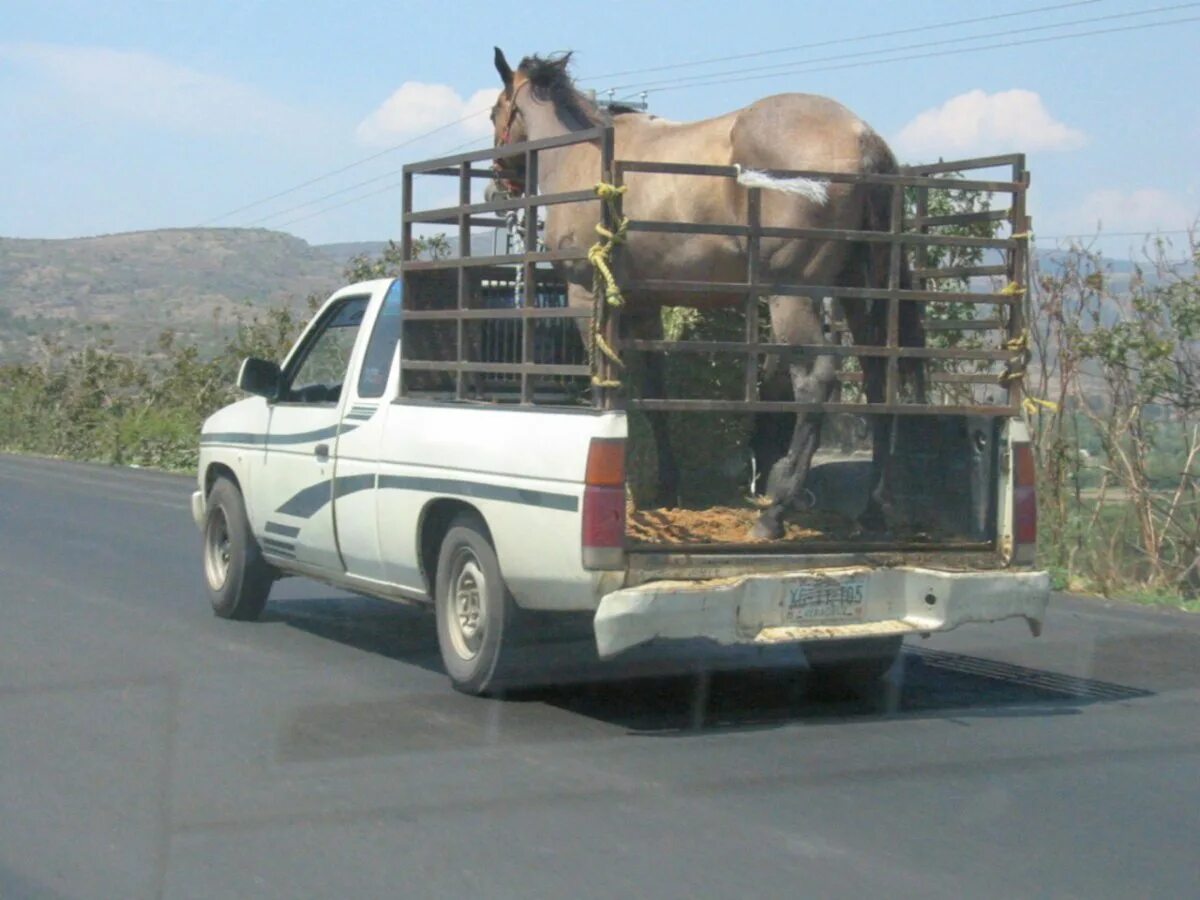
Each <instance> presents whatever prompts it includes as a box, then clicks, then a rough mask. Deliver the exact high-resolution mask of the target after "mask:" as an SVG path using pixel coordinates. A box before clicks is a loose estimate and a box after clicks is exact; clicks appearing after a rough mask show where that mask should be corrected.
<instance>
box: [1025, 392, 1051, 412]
mask: <svg viewBox="0 0 1200 900" xmlns="http://www.w3.org/2000/svg"><path fill="white" fill-rule="evenodd" d="M1021 405H1022V406H1024V407H1025V412H1027V413H1029V415H1031V416H1032V415H1034V414H1036V413H1039V412H1041V411H1042V410H1043V409H1048V410H1050V412H1058V404H1057V403H1055V402H1054V401H1053V400H1043V399H1042V398H1041V397H1030V396H1028V395H1026V396H1025V399H1024V400H1022V401H1021Z"/></svg>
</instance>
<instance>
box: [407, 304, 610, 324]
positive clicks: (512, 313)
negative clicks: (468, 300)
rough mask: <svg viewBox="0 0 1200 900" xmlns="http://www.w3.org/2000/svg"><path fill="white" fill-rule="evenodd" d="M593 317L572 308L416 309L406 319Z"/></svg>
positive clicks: (436, 320) (587, 310) (448, 320)
mask: <svg viewBox="0 0 1200 900" xmlns="http://www.w3.org/2000/svg"><path fill="white" fill-rule="evenodd" d="M591 315H592V311H591V310H590V309H571V308H570V307H566V306H564V307H541V306H539V307H535V308H534V309H524V308H523V307H515V308H513V309H464V310H457V309H414V310H407V309H406V310H405V311H404V318H405V320H407V321H409V322H453V321H456V320H458V319H464V320H467V321H471V320H484V321H487V320H490V319H526V318H528V319H587V318H590V317H591Z"/></svg>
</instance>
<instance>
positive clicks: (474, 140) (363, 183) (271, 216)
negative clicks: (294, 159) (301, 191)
mask: <svg viewBox="0 0 1200 900" xmlns="http://www.w3.org/2000/svg"><path fill="white" fill-rule="evenodd" d="M488 140H491V139H490V138H471V140H469V141H467V142H465V143H462V144H457V145H456V146H454V147H451V148H449V149H448V150H442V151H441V152H440V153H438V156H449V155H450V154H451V153H456V152H458V151H459V150H465V149H466V148H468V147H471V146H473V145H475V144H482V143H484V142H485V141H488ZM403 171H404V169H403V167H401V168H399V169H388V171H386V172H384V173H383V174H381V175H377V176H375V177H374V178H368V179H367V180H366V181H359V182H356V183H355V184H351V185H347V186H346V187H344V188H341V189H339V190H336V191H330V192H329V193H328V194H323V195H321V196H320V197H315V198H313V199H312V200H309V201H307V202H306V203H297V204H296V205H295V206H289V207H288V208H287V209H281V210H280V211H279V212H274V213H270V214H269V215H266V216H263V217H262V218H259V219H255V220H254V221H253V222H250V223H249V224H248V225H247V226H246V227H247V228H250V227H253V226H255V225H260V224H262V223H263V222H266V221H269V220H270V219H275V218H278V217H279V216H285V215H287V214H288V213H292V212H296V211H297V210H300V209H305V208H307V207H309V206H314V205H316V204H317V203H320V202H321V201H322V200H328V199H330V198H331V197H337V196H340V195H341V194H345V193H348V192H349V191H352V190H354V189H355V188H360V187H365V186H366V185H368V184H375V183H376V182H379V181H383V180H384V179H385V178H391V177H392V176H394V175H399V174H400V173H401V172H403ZM391 189H392V186H389V187H386V188H382V189H381V190H379V191H377V192H371V193H368V194H364V195H363V196H362V197H361V198H360V199H364V200H365V199H367V198H370V197H374V196H376V194H377V193H378V194H381V193H385V192H386V191H389V190H391ZM345 205H347V204H343V203H338V204H336V205H334V206H329V207H326V208H325V210H324V211H328V210H330V209H338V208H340V207H342V206H345ZM318 212H320V211H318ZM316 214H317V213H313V215H316ZM307 218H310V217H309V216H301V217H300V218H299V219H290V220H288V221H287V222H284V223H283V225H290V224H291V223H292V222H300V221H303V220H304V219H307ZM283 225H277V226H275V227H277V228H282V227H283Z"/></svg>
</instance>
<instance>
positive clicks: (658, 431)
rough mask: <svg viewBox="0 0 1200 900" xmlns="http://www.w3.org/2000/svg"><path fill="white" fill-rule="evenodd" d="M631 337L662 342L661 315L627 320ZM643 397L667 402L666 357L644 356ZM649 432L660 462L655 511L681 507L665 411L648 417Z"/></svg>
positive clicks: (654, 314) (640, 316)
mask: <svg viewBox="0 0 1200 900" xmlns="http://www.w3.org/2000/svg"><path fill="white" fill-rule="evenodd" d="M625 324H626V328H627V333H628V334H629V335H630V337H633V338H638V339H641V340H646V341H661V340H662V338H663V328H662V314H661V313H660V312H659V311H658V310H657V309H655V310H653V311H652V312H649V313H645V314H640V315H639V314H635V315H631V316H628V317H627V318H626V319H625ZM641 362H642V369H643V374H642V397H643V398H644V399H647V400H665V399H667V361H666V356H665V354H662V353H653V352H651V353H646V354H644V355H643V356H642V360H641ZM646 419H647V420H648V421H649V423H650V432H651V434H652V435H653V436H654V456H655V459H656V460H657V461H658V481H657V484H656V485H655V490H654V499H653V501H652V502H653V504H654V506H655V507H673V506H678V505H679V464H678V462H677V461H676V459H675V450H674V448H673V447H672V446H671V432H670V428H669V427H668V421H667V413H666V412H665V411H662V410H657V411H654V412H648V413H646Z"/></svg>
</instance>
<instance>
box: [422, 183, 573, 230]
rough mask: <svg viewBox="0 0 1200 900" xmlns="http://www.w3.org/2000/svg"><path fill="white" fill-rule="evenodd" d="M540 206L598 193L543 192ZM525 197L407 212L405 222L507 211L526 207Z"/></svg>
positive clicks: (442, 221)
mask: <svg viewBox="0 0 1200 900" xmlns="http://www.w3.org/2000/svg"><path fill="white" fill-rule="evenodd" d="M537 199H538V205H539V206H557V205H559V204H562V203H581V202H584V201H587V200H595V199H596V195H595V194H594V193H593V192H592V191H590V190H586V191H562V192H560V193H557V194H543V195H542V196H540V197H538V198H537ZM526 202H527V201H526V198H525V197H516V198H513V199H511V200H493V201H491V202H490V203H471V204H468V205H466V206H446V207H442V208H441V209H430V210H424V211H422V212H413V213H406V214H405V217H404V221H405V222H422V223H425V224H442V225H445V224H447V223H452V222H457V221H458V217H459V216H460V215H463V214H466V215H470V216H473V215H475V214H476V213H485V212H505V211H507V210H511V209H524V208H525V206H526Z"/></svg>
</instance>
